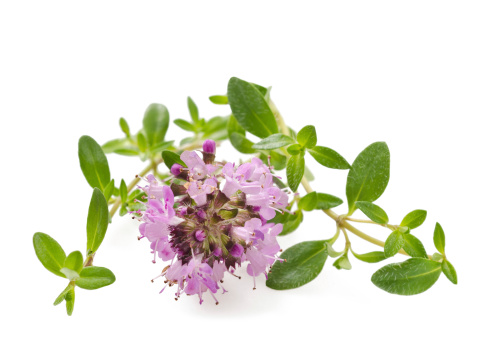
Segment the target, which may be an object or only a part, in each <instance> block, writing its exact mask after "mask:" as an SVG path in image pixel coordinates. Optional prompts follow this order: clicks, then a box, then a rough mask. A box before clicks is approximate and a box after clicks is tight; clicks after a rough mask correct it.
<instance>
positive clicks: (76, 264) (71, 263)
mask: <svg viewBox="0 0 491 348" xmlns="http://www.w3.org/2000/svg"><path fill="white" fill-rule="evenodd" d="M83 264H84V257H83V255H82V253H81V252H80V251H73V252H71V253H70V255H68V256H67V258H66V259H65V262H64V264H63V267H66V268H69V269H71V270H73V271H75V272H77V273H80V271H81V270H82V268H83Z"/></svg>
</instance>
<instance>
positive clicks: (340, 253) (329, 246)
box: [327, 241, 344, 258]
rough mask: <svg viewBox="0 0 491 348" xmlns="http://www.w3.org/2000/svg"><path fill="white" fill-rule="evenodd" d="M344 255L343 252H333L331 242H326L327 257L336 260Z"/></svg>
mask: <svg viewBox="0 0 491 348" xmlns="http://www.w3.org/2000/svg"><path fill="white" fill-rule="evenodd" d="M343 253H344V250H343V251H336V250H334V247H333V246H332V244H331V242H329V241H328V242H327V254H328V255H329V257H332V258H336V257H339V256H341V255H343Z"/></svg>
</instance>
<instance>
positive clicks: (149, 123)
mask: <svg viewBox="0 0 491 348" xmlns="http://www.w3.org/2000/svg"><path fill="white" fill-rule="evenodd" d="M168 128H169V111H168V110H167V108H166V107H165V106H164V105H162V104H150V105H149V106H148V108H147V110H145V115H144V116H143V130H144V131H145V135H146V139H147V141H148V145H149V146H153V145H155V144H159V143H161V142H163V141H164V139H165V134H166V133H167V129H168Z"/></svg>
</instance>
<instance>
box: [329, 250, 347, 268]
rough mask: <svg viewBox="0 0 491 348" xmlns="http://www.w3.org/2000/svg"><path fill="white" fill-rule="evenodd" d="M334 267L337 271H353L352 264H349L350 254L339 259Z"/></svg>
mask: <svg viewBox="0 0 491 348" xmlns="http://www.w3.org/2000/svg"><path fill="white" fill-rule="evenodd" d="M332 265H333V266H334V267H336V268H337V269H345V270H348V271H349V270H350V269H351V262H349V259H348V254H346V253H345V254H343V255H341V256H340V257H339V258H337V259H336V261H334V263H333V264H332Z"/></svg>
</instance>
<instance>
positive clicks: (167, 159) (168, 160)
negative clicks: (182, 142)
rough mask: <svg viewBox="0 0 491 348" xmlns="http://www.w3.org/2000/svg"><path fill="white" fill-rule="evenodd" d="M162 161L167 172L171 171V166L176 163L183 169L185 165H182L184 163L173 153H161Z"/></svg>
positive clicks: (166, 151)
mask: <svg viewBox="0 0 491 348" xmlns="http://www.w3.org/2000/svg"><path fill="white" fill-rule="evenodd" d="M162 159H163V160H164V163H165V165H166V166H167V168H169V170H170V169H171V167H172V165H174V164H176V163H178V164H180V165H181V166H183V167H186V164H184V162H183V161H182V160H181V157H180V156H179V155H178V154H177V153H175V152H173V151H168V150H165V151H162Z"/></svg>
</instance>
